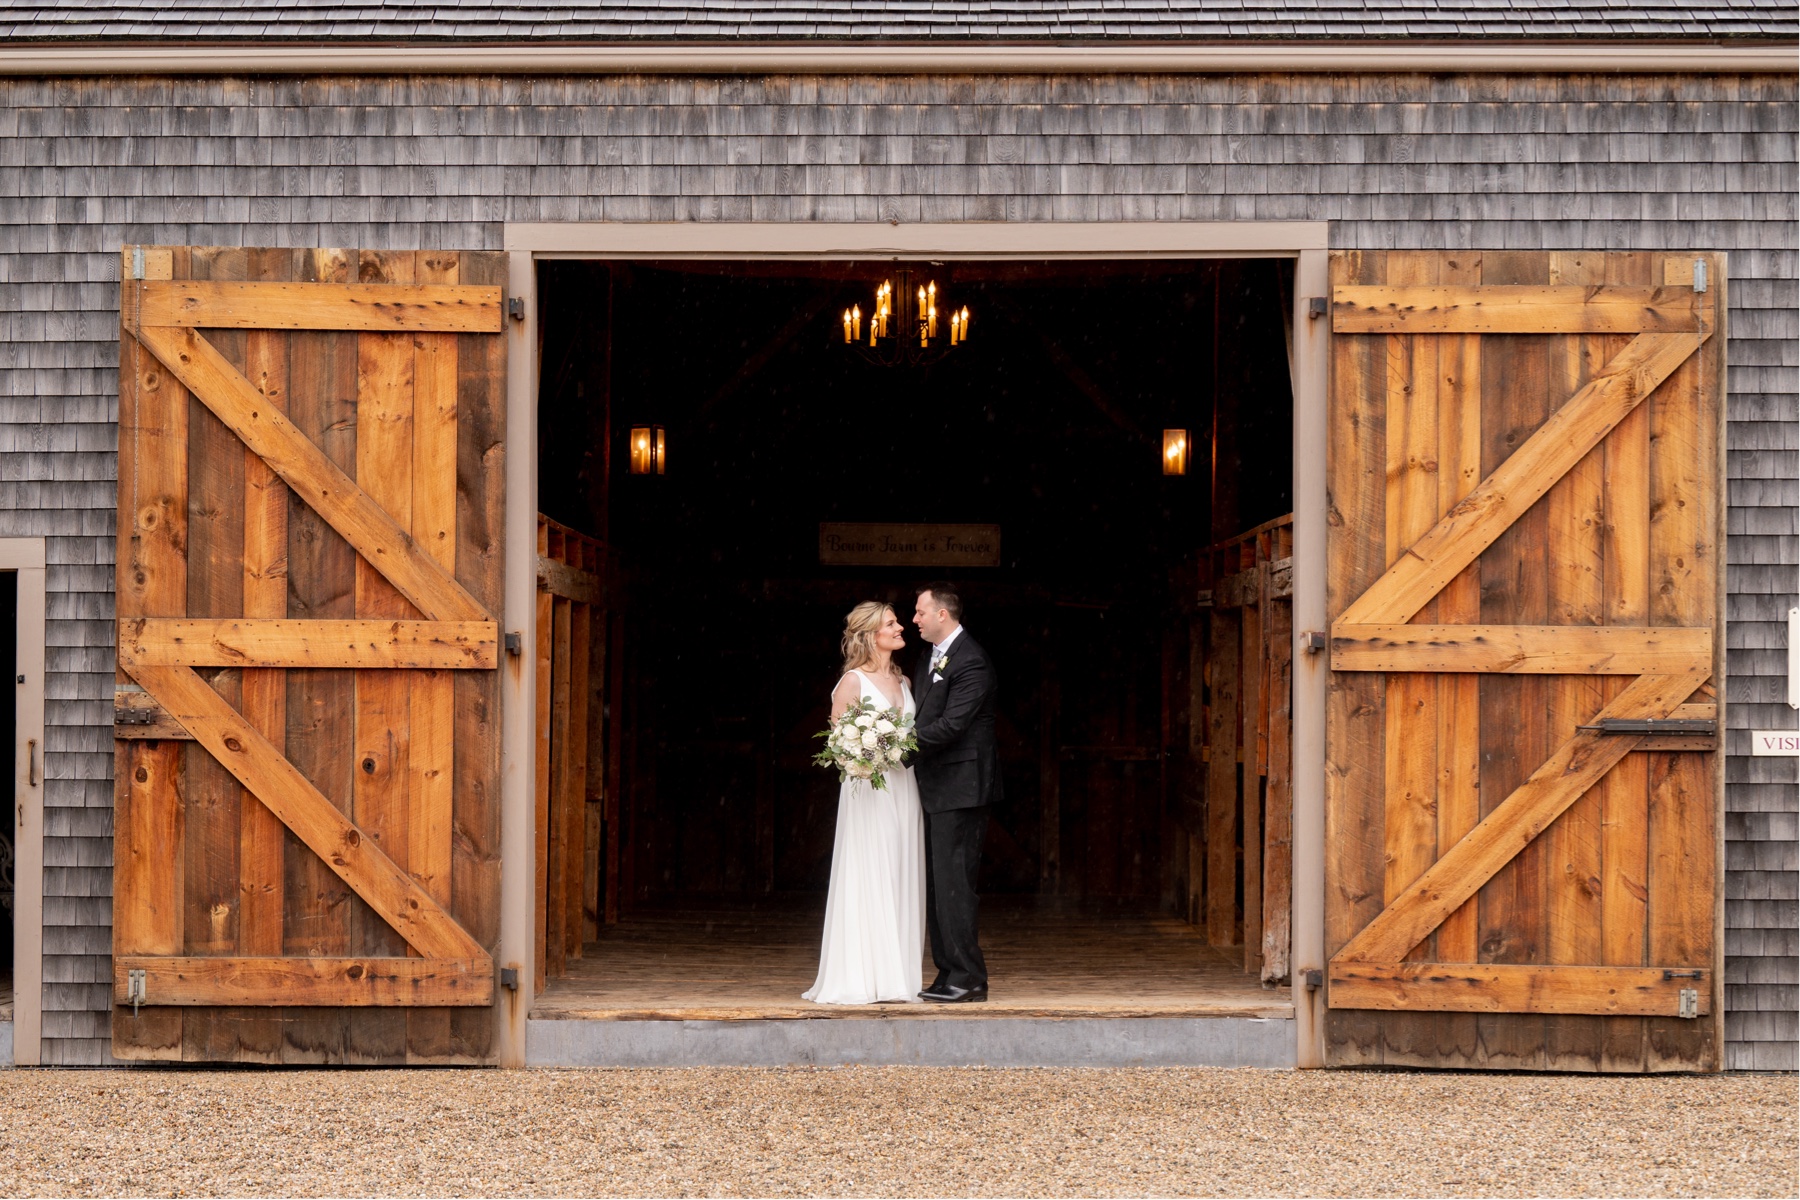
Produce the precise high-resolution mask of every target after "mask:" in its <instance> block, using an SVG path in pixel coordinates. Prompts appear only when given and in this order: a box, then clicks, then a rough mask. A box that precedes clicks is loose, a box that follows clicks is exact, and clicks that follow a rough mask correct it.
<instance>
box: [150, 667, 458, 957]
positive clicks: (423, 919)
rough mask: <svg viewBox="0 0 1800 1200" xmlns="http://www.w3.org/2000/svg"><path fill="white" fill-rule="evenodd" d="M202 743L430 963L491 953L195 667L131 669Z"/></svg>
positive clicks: (171, 713) (195, 738)
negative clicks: (209, 683) (209, 684)
mask: <svg viewBox="0 0 1800 1200" xmlns="http://www.w3.org/2000/svg"><path fill="white" fill-rule="evenodd" d="M126 670H127V671H128V672H129V673H130V674H131V676H132V678H134V679H136V680H137V681H138V683H140V684H141V685H143V688H144V690H145V691H147V692H149V693H150V694H151V695H152V696H154V697H156V699H157V701H158V702H159V703H160V704H161V705H162V706H163V707H164V708H165V709H167V710H168V711H169V713H170V715H172V716H173V717H174V718H175V719H176V720H177V721H179V722H181V724H182V725H183V727H185V728H186V729H187V731H188V732H189V733H191V734H193V735H194V740H195V741H197V742H199V743H200V744H201V745H202V746H205V747H206V749H207V751H208V752H210V753H211V754H212V756H213V757H214V758H216V759H218V760H219V762H220V763H221V764H222V765H223V766H224V767H225V769H226V770H228V771H230V772H231V773H232V774H233V775H234V776H236V777H237V780H238V782H239V783H241V784H243V785H244V786H245V787H246V788H249V789H250V791H251V793H252V794H253V795H255V796H256V798H257V799H258V800H261V801H262V802H263V803H264V804H265V805H267V806H268V809H269V811H270V812H272V813H274V814H275V815H276V816H277V817H279V818H280V819H281V823H282V824H283V825H286V826H287V827H288V828H289V829H291V830H293V832H294V836H295V837H297V838H299V839H300V840H301V841H302V842H303V843H305V844H306V846H307V848H309V849H310V850H312V852H313V853H314V854H317V855H318V856H319V857H320V858H321V859H323V860H324V862H325V863H326V865H327V866H329V867H330V868H331V869H332V870H333V871H334V872H336V873H337V875H338V877H339V878H340V879H342V880H343V881H344V882H345V883H347V884H349V885H350V887H351V889H352V890H353V891H355V892H356V894H357V895H358V896H361V897H362V898H363V899H364V900H365V901H367V902H368V905H369V907H370V908H371V909H373V910H374V911H375V913H376V914H377V915H378V916H380V917H381V919H382V920H384V921H386V922H387V923H388V924H389V925H392V926H393V927H394V929H395V930H397V931H398V932H399V933H400V935H401V936H402V937H404V938H405V939H406V940H407V942H408V943H409V944H410V945H412V946H413V947H414V948H415V949H416V950H418V951H419V953H420V954H421V955H423V956H424V957H426V958H468V959H474V958H481V957H483V956H484V955H485V951H484V950H483V949H482V948H481V946H480V945H479V944H478V943H477V942H476V941H475V939H474V938H472V937H470V936H469V934H468V932H467V931H466V930H464V929H463V928H462V926H460V925H458V924H457V923H456V922H455V920H453V919H452V918H451V916H450V914H448V913H447V912H445V911H444V910H443V908H442V907H440V906H439V905H438V903H437V901H435V900H433V899H432V898H431V897H430V895H428V894H427V893H426V892H425V891H424V889H422V888H421V887H420V886H419V884H418V882H417V881H416V880H414V879H413V878H412V876H410V875H408V874H407V873H406V871H404V870H403V869H401V868H400V867H399V866H397V865H396V864H395V863H394V860H393V859H391V858H389V857H388V856H387V855H386V854H384V853H383V852H382V851H381V849H380V847H379V846H377V845H376V843H375V840H374V839H373V838H370V837H367V836H365V835H364V834H363V831H362V830H361V829H359V828H357V826H356V825H355V823H353V822H352V821H351V820H350V818H348V817H346V816H345V815H344V814H343V813H342V812H339V811H338V809H337V808H336V807H335V806H334V805H333V804H332V803H331V801H330V800H327V799H326V798H325V797H324V796H323V795H322V794H320V792H319V789H317V788H315V787H314V786H313V785H312V783H311V782H310V781H309V780H308V779H307V778H306V776H304V775H302V774H301V773H300V772H299V771H298V770H297V769H296V768H295V767H294V764H292V763H290V762H289V761H288V760H287V759H286V758H285V757H283V756H282V754H281V752H280V751H278V750H276V749H275V747H274V746H272V745H271V744H270V743H269V740H268V739H267V738H265V737H263V735H262V734H260V733H258V732H257V731H256V729H255V728H254V727H252V726H251V724H250V723H249V722H248V721H246V720H245V719H244V718H243V716H242V715H241V714H240V713H238V712H237V710H236V709H234V708H232V707H231V706H230V705H229V704H226V703H225V701H224V700H223V699H222V698H221V697H220V696H219V693H217V692H215V691H213V689H212V688H211V687H209V686H208V685H207V683H206V681H205V680H203V679H201V678H200V676H198V675H196V674H195V673H194V671H193V669H192V668H191V667H151V666H144V665H143V664H137V665H133V666H127V667H126Z"/></svg>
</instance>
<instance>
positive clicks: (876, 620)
mask: <svg viewBox="0 0 1800 1200" xmlns="http://www.w3.org/2000/svg"><path fill="white" fill-rule="evenodd" d="M893 611H894V606H893V605H891V604H884V603H883V602H881V601H880V600H864V601H863V602H862V603H861V604H859V605H857V606H856V607H855V608H853V609H851V610H850V615H849V616H847V617H845V618H844V639H843V641H842V643H840V644H841V646H842V648H843V651H844V670H845V671H854V670H856V668H858V667H860V666H862V665H863V664H864V663H866V662H872V661H874V658H875V635H876V634H877V633H880V632H881V627H882V626H883V625H886V624H887V619H888V614H889V613H891V612H893ZM888 668H889V670H891V671H893V673H894V674H896V675H898V674H899V673H900V664H899V663H897V662H894V661H892V660H889V662H888Z"/></svg>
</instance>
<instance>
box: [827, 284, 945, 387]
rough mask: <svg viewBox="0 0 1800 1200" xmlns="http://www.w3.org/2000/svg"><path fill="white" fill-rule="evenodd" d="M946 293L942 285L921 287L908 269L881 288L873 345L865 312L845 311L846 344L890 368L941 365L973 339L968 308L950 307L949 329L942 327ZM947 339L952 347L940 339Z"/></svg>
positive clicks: (872, 314) (872, 313)
mask: <svg viewBox="0 0 1800 1200" xmlns="http://www.w3.org/2000/svg"><path fill="white" fill-rule="evenodd" d="M940 291H941V289H940V288H939V287H938V285H937V280H935V279H927V280H926V281H925V282H924V283H923V284H921V283H918V282H917V280H916V278H915V276H914V275H913V272H912V270H911V269H910V268H902V269H901V270H900V271H899V272H898V273H897V274H896V276H895V277H894V278H891V279H884V280H882V281H881V283H880V284H879V285H878V286H877V287H876V288H875V293H874V302H873V304H872V305H871V306H870V309H869V334H868V341H867V342H864V341H863V329H862V309H861V307H860V306H853V307H850V308H846V309H844V310H843V314H842V317H841V318H840V319H841V322H842V324H843V327H844V344H845V345H847V346H851V345H854V346H856V347H858V349H859V350H861V351H862V352H863V353H864V355H865V356H866V357H868V358H870V359H871V360H873V361H875V362H878V363H882V364H884V365H890V366H891V365H897V364H902V363H904V364H909V365H917V364H920V363H926V362H935V361H937V359H938V358H939V357H940V356H941V355H942V354H943V353H944V352H945V351H946V350H948V349H949V348H950V347H952V346H960V345H962V344H963V343H964V342H965V341H967V340H968V338H969V310H968V308H966V307H962V308H955V307H950V306H949V305H947V304H946V306H945V308H944V313H943V315H944V316H946V317H948V318H949V328H948V329H947V330H946V329H944V328H943V327H941V326H940V325H939V324H938V321H939V312H938V299H939V293H940ZM946 335H947V337H948V341H947V342H946V343H940V342H939V341H938V339H939V338H940V337H945V336H946ZM915 339H916V340H915Z"/></svg>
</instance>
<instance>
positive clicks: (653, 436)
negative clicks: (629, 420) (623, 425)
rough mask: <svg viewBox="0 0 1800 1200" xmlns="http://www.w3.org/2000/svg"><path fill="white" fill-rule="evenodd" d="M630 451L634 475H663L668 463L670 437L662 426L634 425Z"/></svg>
mask: <svg viewBox="0 0 1800 1200" xmlns="http://www.w3.org/2000/svg"><path fill="white" fill-rule="evenodd" d="M630 450H631V473H632V474H633V475H661V474H662V473H663V468H664V467H665V466H666V465H667V462H668V436H667V434H666V433H665V432H664V430H663V427H662V426H661V425H633V426H632V427H631V442H630Z"/></svg>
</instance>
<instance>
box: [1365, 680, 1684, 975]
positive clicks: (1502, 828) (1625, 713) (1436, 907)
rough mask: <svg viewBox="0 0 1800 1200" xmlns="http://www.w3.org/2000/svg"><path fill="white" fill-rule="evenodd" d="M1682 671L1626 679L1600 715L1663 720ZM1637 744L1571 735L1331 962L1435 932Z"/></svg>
mask: <svg viewBox="0 0 1800 1200" xmlns="http://www.w3.org/2000/svg"><path fill="white" fill-rule="evenodd" d="M1695 686H1696V684H1695V681H1694V680H1693V679H1692V678H1691V677H1688V676H1682V675H1645V676H1640V677H1639V678H1638V679H1636V680H1634V681H1632V683H1631V685H1630V686H1629V687H1627V688H1626V689H1625V691H1624V692H1622V693H1621V694H1620V695H1619V697H1618V699H1616V700H1614V701H1612V702H1611V703H1609V704H1608V705H1607V706H1606V707H1605V708H1603V709H1601V710H1600V712H1599V713H1598V714H1596V717H1597V718H1600V717H1652V718H1656V717H1666V716H1668V715H1669V714H1670V713H1672V712H1674V710H1675V709H1676V707H1677V706H1679V705H1680V704H1681V702H1682V701H1684V700H1686V699H1687V698H1688V697H1689V696H1691V695H1692V694H1693V692H1694V688H1695ZM1635 748H1636V741H1635V739H1634V738H1633V737H1631V736H1629V735H1627V736H1617V735H1615V736H1606V735H1602V734H1597V733H1593V732H1588V731H1581V732H1577V733H1575V734H1573V735H1572V736H1571V737H1569V738H1568V739H1567V740H1566V741H1564V742H1563V744H1562V745H1561V746H1560V747H1559V748H1558V749H1557V751H1556V753H1554V754H1552V755H1551V756H1550V758H1549V759H1548V760H1546V761H1545V762H1544V764H1543V765H1542V766H1540V767H1539V768H1538V769H1537V770H1535V771H1533V772H1532V773H1531V776H1530V778H1528V779H1527V780H1526V781H1525V782H1524V783H1523V784H1521V785H1520V786H1519V788H1518V790H1516V791H1515V792H1513V793H1512V794H1511V795H1510V796H1508V797H1507V798H1506V799H1505V800H1504V801H1502V802H1501V803H1500V804H1499V805H1498V806H1497V807H1496V808H1495V809H1494V810H1493V811H1492V812H1490V813H1489V814H1488V815H1487V816H1485V817H1483V818H1482V820H1481V823H1480V824H1479V825H1477V826H1476V827H1475V828H1474V829H1473V830H1472V831H1470V833H1469V835H1468V836H1467V837H1465V838H1463V840H1462V841H1460V842H1458V843H1457V844H1456V845H1455V846H1453V847H1451V848H1450V849H1449V850H1447V851H1445V853H1444V854H1443V855H1442V856H1441V857H1439V858H1438V860H1437V862H1435V863H1433V864H1432V865H1431V867H1430V869H1429V870H1427V871H1426V872H1425V873H1424V874H1423V875H1421V876H1419V878H1418V880H1416V881H1415V882H1414V883H1413V884H1412V885H1411V886H1410V887H1408V888H1407V889H1406V890H1405V891H1403V892H1402V893H1401V894H1400V895H1399V896H1398V897H1397V898H1396V899H1395V900H1394V902H1393V903H1391V904H1389V905H1388V907H1387V908H1386V909H1384V910H1383V911H1382V913H1381V915H1380V916H1378V917H1377V918H1376V919H1375V920H1374V921H1371V922H1370V923H1369V924H1368V925H1367V926H1365V927H1364V929H1363V931H1362V932H1361V933H1359V934H1357V935H1356V937H1354V938H1352V939H1351V940H1350V942H1349V943H1348V944H1347V945H1346V946H1345V947H1344V948H1343V949H1342V950H1341V951H1339V952H1338V954H1337V955H1335V956H1333V961H1345V962H1357V961H1360V962H1392V961H1399V960H1400V959H1401V958H1404V957H1405V955H1406V953H1407V952H1408V951H1409V950H1411V949H1412V948H1413V947H1414V946H1416V945H1418V944H1419V942H1421V941H1422V940H1424V938H1425V936H1426V934H1428V933H1430V932H1431V931H1432V930H1433V929H1435V928H1436V927H1437V925H1438V923H1439V922H1440V921H1442V920H1443V918H1444V916H1445V914H1447V913H1449V912H1450V911H1452V910H1453V909H1455V908H1456V907H1457V906H1458V905H1460V904H1462V902H1463V901H1465V900H1467V899H1468V898H1469V897H1470V896H1473V895H1474V894H1475V893H1476V892H1477V891H1479V890H1480V888H1481V886H1482V885H1483V884H1485V883H1486V882H1487V881H1488V880H1489V879H1491V878H1493V877H1494V875H1495V873H1496V872H1498V871H1499V870H1500V868H1501V867H1503V866H1505V865H1506V864H1507V863H1509V862H1511V861H1512V859H1513V857H1514V856H1515V855H1517V854H1518V853H1519V852H1520V851H1521V850H1523V849H1524V848H1525V847H1526V846H1527V845H1529V844H1530V843H1531V842H1532V841H1533V840H1534V839H1536V838H1537V837H1538V835H1539V834H1541V833H1542V832H1543V831H1544V830H1545V829H1546V828H1548V827H1549V824H1550V822H1552V821H1554V820H1555V819H1556V818H1557V817H1558V816H1560V815H1562V813H1563V811H1564V810H1566V809H1567V808H1568V807H1569V805H1571V804H1573V803H1574V802H1575V801H1576V800H1577V799H1579V798H1580V797H1581V795H1582V794H1583V793H1584V792H1585V791H1586V790H1587V789H1588V788H1589V787H1591V786H1592V785H1593V783H1594V782H1595V781H1596V780H1598V779H1599V778H1600V776H1602V775H1604V774H1605V773H1606V772H1607V771H1608V770H1610V769H1611V768H1612V766H1613V764H1614V763H1616V762H1618V761H1619V760H1620V759H1621V758H1623V757H1625V755H1626V754H1627V753H1629V752H1630V751H1631V750H1633V749H1635Z"/></svg>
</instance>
